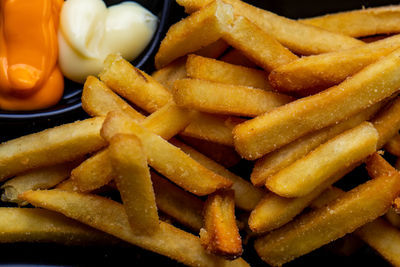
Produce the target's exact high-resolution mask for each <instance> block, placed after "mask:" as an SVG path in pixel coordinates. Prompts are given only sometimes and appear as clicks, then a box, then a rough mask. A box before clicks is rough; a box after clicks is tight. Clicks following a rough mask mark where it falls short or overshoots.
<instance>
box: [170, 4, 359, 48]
mask: <svg viewBox="0 0 400 267" xmlns="http://www.w3.org/2000/svg"><path fill="white" fill-rule="evenodd" d="M210 2H212V0H177V3H178V4H179V5H181V6H184V7H185V9H186V10H187V12H193V11H195V10H198V9H199V8H201V7H203V6H205V5H207V4H208V3H210ZM224 2H226V3H229V4H231V5H232V6H233V8H234V13H235V15H239V16H244V17H246V18H247V19H248V20H250V21H251V22H252V23H254V24H256V25H257V26H258V27H260V28H261V29H263V30H264V31H266V32H268V33H269V34H271V35H273V36H274V37H275V38H276V39H277V40H278V41H279V42H280V43H282V44H283V45H284V46H286V47H287V48H289V49H290V50H291V51H293V52H295V53H297V54H302V55H311V54H321V53H326V52H331V51H338V50H342V49H346V48H350V47H356V46H359V45H363V44H364V43H363V42H361V41H359V40H357V39H354V38H351V37H348V36H346V35H342V34H338V33H333V32H329V31H326V30H324V29H321V28H319V27H315V26H311V25H307V24H304V23H301V22H298V21H295V20H292V19H288V18H285V17H282V16H278V15H276V14H274V13H272V12H269V11H267V10H263V9H260V8H257V7H255V6H251V5H249V4H247V3H245V2H243V1H240V0H224Z"/></svg>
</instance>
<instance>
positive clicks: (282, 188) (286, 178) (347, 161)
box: [265, 122, 379, 197]
mask: <svg viewBox="0 0 400 267" xmlns="http://www.w3.org/2000/svg"><path fill="white" fill-rule="evenodd" d="M378 138H379V136H378V132H377V130H376V129H375V128H374V126H372V124H371V123H369V122H364V123H362V124H360V125H359V126H357V127H355V128H353V129H350V130H348V131H346V132H344V133H342V134H340V135H338V136H336V137H335V138H333V139H331V140H329V141H328V142H326V143H324V144H322V145H321V146H319V147H318V148H316V149H315V150H314V151H312V152H310V153H309V154H308V155H307V156H305V157H303V158H301V159H299V160H297V161H296V162H294V163H293V164H291V165H289V166H288V167H286V168H284V169H282V170H281V171H279V172H278V173H276V174H275V175H273V176H271V177H269V178H268V179H267V180H266V183H265V185H266V186H267V187H268V189H270V190H271V191H272V192H274V193H276V194H278V195H281V196H284V197H299V196H304V195H307V194H308V193H310V192H311V191H312V190H313V189H314V188H315V187H317V186H318V185H319V184H321V183H323V182H324V181H325V180H327V179H329V177H330V176H331V175H333V174H334V173H336V172H337V171H339V170H341V169H342V168H346V167H348V166H350V165H352V164H355V163H357V162H360V161H361V160H363V159H364V158H366V157H367V156H368V155H371V154H372V153H374V152H375V151H376V145H377V142H378Z"/></svg>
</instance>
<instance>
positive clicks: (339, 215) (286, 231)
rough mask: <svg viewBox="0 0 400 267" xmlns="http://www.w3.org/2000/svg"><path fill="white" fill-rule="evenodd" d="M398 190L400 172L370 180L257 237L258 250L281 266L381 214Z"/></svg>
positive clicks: (270, 262) (267, 260)
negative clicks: (334, 199) (399, 173)
mask: <svg viewBox="0 0 400 267" xmlns="http://www.w3.org/2000/svg"><path fill="white" fill-rule="evenodd" d="M399 193H400V176H399V175H392V176H380V177H378V178H376V179H373V180H370V181H368V182H366V183H365V184H362V185H360V186H358V187H356V188H355V189H353V190H351V191H349V192H347V193H345V194H344V195H343V196H342V197H339V198H338V199H337V200H336V201H334V202H330V203H329V204H328V205H327V206H325V207H322V208H319V209H317V210H315V211H314V212H311V213H309V214H305V215H303V216H301V217H299V218H298V219H296V220H294V221H293V222H291V223H289V224H287V225H286V226H284V227H282V228H280V229H278V230H276V231H273V232H271V233H270V234H267V235H266V236H264V237H261V238H259V239H257V240H256V241H255V248H256V251H257V253H258V254H259V255H260V256H261V258H262V259H263V260H264V261H266V262H267V263H269V264H271V265H274V266H278V265H282V264H284V263H286V262H289V261H291V260H293V259H295V258H297V257H299V256H301V255H304V254H306V253H308V252H310V251H312V250H314V249H316V248H318V247H321V246H322V245H324V244H327V243H328V242H330V241H332V240H335V239H338V238H340V237H342V236H344V235H345V234H347V233H351V232H353V231H354V230H355V229H357V228H358V227H360V226H361V225H363V224H365V223H367V222H370V221H372V220H374V219H376V218H377V217H379V216H381V215H382V214H384V213H385V212H386V211H387V210H388V208H389V207H390V205H391V203H392V201H393V199H394V198H395V197H396V196H397V195H398V194H399ZM349 216H351V218H352V219H351V220H349V219H348V218H349Z"/></svg>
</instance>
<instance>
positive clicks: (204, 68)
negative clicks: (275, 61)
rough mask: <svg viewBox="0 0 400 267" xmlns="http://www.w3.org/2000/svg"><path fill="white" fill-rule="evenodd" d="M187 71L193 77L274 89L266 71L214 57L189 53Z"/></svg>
mask: <svg viewBox="0 0 400 267" xmlns="http://www.w3.org/2000/svg"><path fill="white" fill-rule="evenodd" d="M186 72H187V76H188V77H190V78H193V79H201V80H207V81H212V82H218V83H226V84H233V85H243V86H249V87H255V88H260V89H264V90H269V91H271V90H272V87H271V85H270V84H269V83H268V76H267V73H266V72H264V71H262V70H258V69H253V68H247V67H243V66H237V65H233V64H229V63H226V62H223V61H220V60H216V59H212V58H206V57H201V56H196V55H189V56H188V58H187V61H186Z"/></svg>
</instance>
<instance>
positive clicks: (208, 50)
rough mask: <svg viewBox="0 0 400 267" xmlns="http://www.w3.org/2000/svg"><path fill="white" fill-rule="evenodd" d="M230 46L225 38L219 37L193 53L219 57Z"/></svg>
mask: <svg viewBox="0 0 400 267" xmlns="http://www.w3.org/2000/svg"><path fill="white" fill-rule="evenodd" d="M228 48H229V45H228V44H227V43H226V42H225V41H224V40H223V39H218V40H217V41H215V42H214V43H211V44H209V45H207V46H205V47H203V48H201V49H200V50H197V51H196V52H194V53H193V54H196V55H199V56H202V57H208V58H217V57H219V56H220V55H222V54H223V53H224V52H225V51H226V50H227V49H228Z"/></svg>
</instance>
